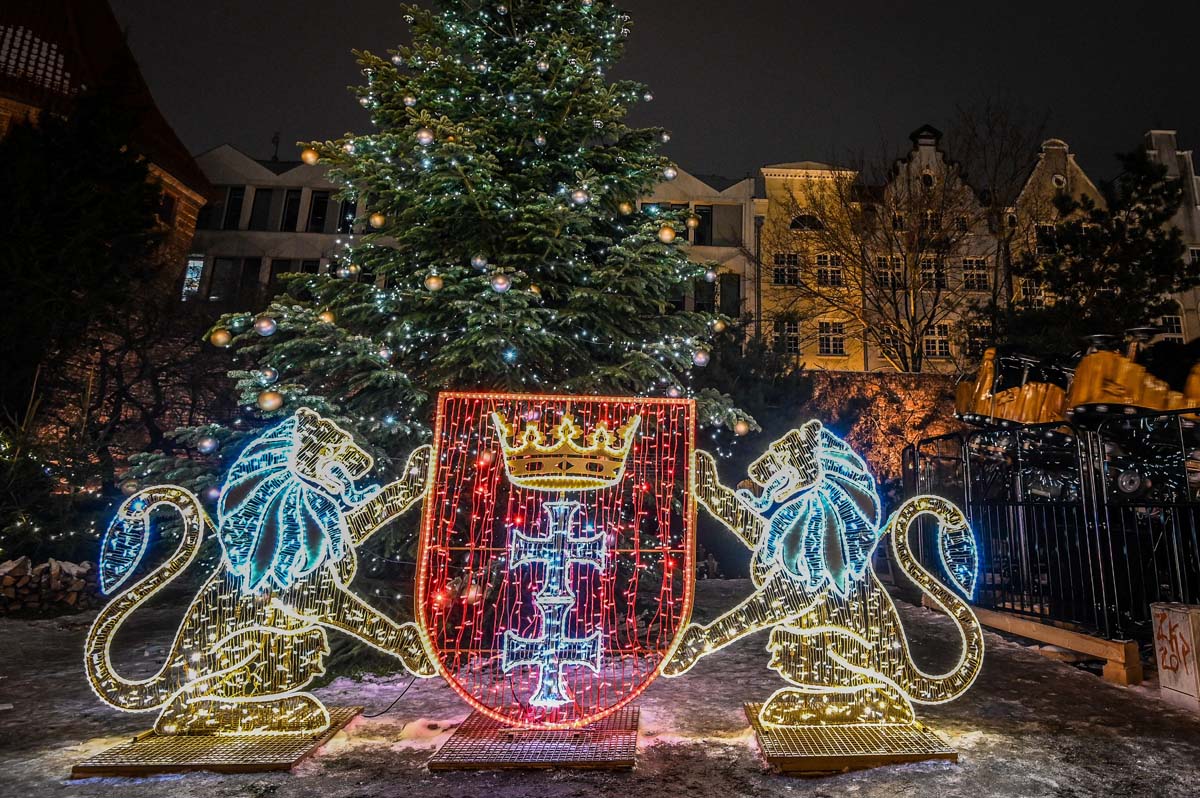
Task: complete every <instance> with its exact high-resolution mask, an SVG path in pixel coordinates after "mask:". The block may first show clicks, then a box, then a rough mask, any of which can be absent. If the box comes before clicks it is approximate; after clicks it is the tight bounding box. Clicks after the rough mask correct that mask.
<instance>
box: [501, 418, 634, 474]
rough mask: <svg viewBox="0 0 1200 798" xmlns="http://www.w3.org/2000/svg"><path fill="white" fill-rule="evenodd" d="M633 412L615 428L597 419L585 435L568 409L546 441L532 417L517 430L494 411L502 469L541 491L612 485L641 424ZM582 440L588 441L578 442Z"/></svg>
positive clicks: (623, 472) (620, 472) (623, 471)
mask: <svg viewBox="0 0 1200 798" xmlns="http://www.w3.org/2000/svg"><path fill="white" fill-rule="evenodd" d="M641 421H642V417H641V416H633V417H631V418H630V419H629V420H628V421H626V422H625V423H624V424H623V425H621V427H620V428H618V429H617V431H616V432H615V433H614V432H612V431H611V430H609V428H608V423H607V422H605V421H601V422H599V423H597V424H596V426H595V428H594V429H593V430H592V431H591V433H589V434H588V435H587V436H586V437H585V436H584V433H583V429H582V428H581V427H580V426H579V425H578V424H576V423H575V418H574V416H572V415H571V414H570V413H564V414H563V417H562V420H560V421H559V422H558V425H557V426H556V427H555V428H554V431H553V437H552V438H550V439H549V440H547V439H546V436H545V435H543V434H542V432H541V431H540V430H539V429H538V428H537V424H536V423H535V422H529V423H527V424H526V426H525V429H524V431H523V432H521V433H519V434H518V433H517V431H516V424H515V423H514V424H513V425H512V426H509V424H508V423H507V422H506V421H505V420H504V418H503V417H502V416H501V415H500V414H499V413H492V423H493V424H494V425H495V427H496V433H497V434H498V435H499V436H500V445H501V447H502V448H503V450H504V468H505V470H506V471H507V472H508V479H509V481H510V482H512V484H514V485H516V486H518V487H522V488H529V489H531V490H543V491H580V490H596V489H597V488H605V487H608V486H610V485H615V484H616V483H617V482H619V481H620V480H621V477H622V476H623V475H624V474H625V463H626V461H627V459H628V457H629V452H630V451H631V450H632V448H633V436H634V434H635V433H636V432H637V429H638V426H639V425H640V424H641ZM580 440H583V441H584V442H585V443H586V444H587V445H586V446H584V445H581V444H580Z"/></svg>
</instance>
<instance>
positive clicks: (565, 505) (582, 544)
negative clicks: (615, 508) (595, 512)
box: [501, 501, 607, 709]
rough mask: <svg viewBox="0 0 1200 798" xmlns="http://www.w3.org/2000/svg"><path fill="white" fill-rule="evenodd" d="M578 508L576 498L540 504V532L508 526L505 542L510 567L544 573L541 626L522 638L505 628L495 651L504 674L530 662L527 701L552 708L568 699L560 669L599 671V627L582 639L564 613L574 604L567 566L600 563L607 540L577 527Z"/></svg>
mask: <svg viewBox="0 0 1200 798" xmlns="http://www.w3.org/2000/svg"><path fill="white" fill-rule="evenodd" d="M582 510H583V505H582V504H580V503H579V502H574V501H569V502H545V503H543V504H542V511H543V512H544V513H545V515H546V526H547V532H546V534H545V535H539V536H534V535H527V534H525V533H524V532H522V531H521V530H519V529H514V530H513V533H512V540H511V541H510V542H509V546H508V553H509V558H510V560H511V565H510V568H512V569H514V570H515V569H517V568H519V567H521V566H522V565H534V564H540V565H542V566H543V570H544V576H543V579H542V586H541V589H540V590H539V591H538V593H537V595H536V596H535V597H534V603H535V604H536V605H537V607H538V610H539V612H540V614H541V620H542V630H541V634H540V635H538V636H537V637H523V636H522V635H520V634H517V633H516V632H514V631H513V630H511V629H509V630H507V631H505V633H504V647H503V649H502V651H501V654H502V663H503V667H504V672H505V673H507V672H509V671H511V670H513V669H514V668H519V667H524V666H532V667H536V668H537V669H538V684H537V689H536V690H535V691H534V694H533V697H532V698H531V699H530V700H529V703H530V704H532V705H533V706H535V707H541V708H545V709H553V708H555V707H560V706H562V705H563V704H567V703H569V702H570V701H571V697H570V696H569V695H568V692H567V688H566V685H565V684H563V679H564V676H565V673H564V669H565V668H567V667H569V666H578V667H584V668H588V669H589V670H591V671H592V672H593V673H596V672H598V671H599V670H600V629H596V630H595V631H593V632H592V633H591V634H590V635H587V636H586V637H571V636H569V634H568V631H569V630H568V629H567V614H568V613H569V612H570V611H571V610H572V609H573V608H574V607H575V606H576V596H575V591H574V590H572V589H571V585H570V583H569V581H568V577H569V574H570V570H571V566H572V565H579V566H584V565H590V566H592V567H593V568H595V569H596V570H597V571H599V570H600V569H601V568H603V567H604V557H605V553H606V551H607V544H606V542H605V539H604V538H605V536H604V533H603V532H595V533H593V534H587V533H586V532H587V531H590V530H577V524H576V517H577V516H578V515H579V513H580V512H581V511H582Z"/></svg>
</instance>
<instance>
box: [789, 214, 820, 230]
mask: <svg viewBox="0 0 1200 798" xmlns="http://www.w3.org/2000/svg"><path fill="white" fill-rule="evenodd" d="M792 229H793V230H824V229H825V223H824V222H822V221H821V219H820V217H818V216H817V215H816V214H815V213H801V214H799V215H797V216H794V217H792Z"/></svg>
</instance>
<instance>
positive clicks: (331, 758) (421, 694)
mask: <svg viewBox="0 0 1200 798" xmlns="http://www.w3.org/2000/svg"><path fill="white" fill-rule="evenodd" d="M748 588H749V585H748V583H746V582H740V581H729V582H702V583H700V587H699V589H698V595H697V605H698V609H697V613H696V615H697V618H698V619H706V618H711V617H713V616H714V615H715V614H716V613H717V612H718V611H719V610H720V609H721V608H722V607H725V606H728V605H730V604H732V603H733V602H735V601H736V600H737V598H738V597H739V596H740V595H741V594H743V592H744V591H746V590H747V589H748ZM902 612H903V614H904V619H905V622H906V624H907V625H908V627H909V629H910V634H911V637H912V638H913V640H914V642H915V643H916V646H915V647H916V648H917V649H918V651H919V652H929V656H928V658H921V659H919V661H920V662H921V664H923V665H926V666H928V667H936V666H938V665H940V664H943V663H944V662H953V661H954V659H956V658H957V652H956V651H954V650H953V642H954V641H956V635H955V633H954V631H953V629H952V627H951V626H950V624H949V622H948V621H946V620H945V619H944V618H942V617H941V616H938V615H936V614H934V613H932V612H930V611H927V610H922V609H917V608H913V607H909V606H907V605H903V606H902ZM177 614H178V611H177V610H176V611H175V616H176V617H177ZM91 617H92V616H91V615H90V614H88V615H80V616H74V617H69V618H62V619H57V620H45V621H35V622H29V621H14V620H0V785H3V793H4V794H5V795H8V796H14V798H25V797H26V796H43V795H52V796H71V797H74V796H80V797H82V796H88V797H89V798H90V797H91V796H95V797H96V798H102V797H105V796H114V797H119V798H125V797H126V796H130V797H137V798H150V797H154V798H157V797H158V796H172V798H190V797H191V796H198V797H201V798H224V797H225V796H273V797H277V798H291V797H292V796H296V797H299V796H320V797H321V798H352V797H353V798H358V797H360V796H408V795H412V796H417V795H421V796H433V797H434V798H442V797H443V796H446V797H452V798H458V797H459V796H463V797H464V798H476V797H478V796H495V797H496V798H501V797H503V798H509V797H510V796H538V797H539V798H542V797H544V798H565V797H566V796H594V795H612V796H635V797H636V798H641V797H642V796H646V797H647V798H649V797H650V796H653V798H671V797H673V796H689V797H690V798H694V797H695V796H719V797H720V798H732V797H733V796H758V795H772V796H780V795H789V794H796V795H806V796H807V795H811V796H835V795H852V796H863V797H865V796H881V797H885V798H898V797H899V796H910V795H911V796H931V797H933V798H953V797H954V796H969V798H985V797H986V796H1030V797H1031V798H1032V797H1033V796H1055V797H1056V798H1065V797H1067V796H1091V795H1104V796H1107V795H1114V796H1173V797H1175V796H1177V797H1178V798H1185V796H1186V797H1187V798H1193V797H1194V796H1196V795H1198V794H1200V716H1196V715H1191V714H1189V713H1187V712H1183V711H1180V710H1176V709H1173V708H1170V707H1168V706H1167V705H1166V704H1164V703H1162V702H1161V701H1159V700H1158V698H1157V697H1156V696H1155V694H1154V692H1153V691H1151V690H1147V689H1145V688H1136V689H1124V688H1119V687H1114V686H1111V685H1108V684H1106V683H1104V682H1102V681H1101V680H1099V679H1098V678H1096V677H1095V676H1093V675H1091V674H1089V673H1086V672H1083V671H1080V670H1077V669H1075V668H1072V667H1070V666H1068V665H1064V664H1060V663H1057V662H1053V661H1051V660H1048V659H1045V658H1043V657H1041V656H1039V655H1038V654H1036V653H1034V652H1032V651H1030V650H1028V649H1026V648H1023V647H1021V646H1018V645H1015V644H1013V643H1009V642H1006V641H1004V640H1002V639H1001V638H999V637H996V636H995V635H990V634H989V635H988V646H989V649H988V654H987V661H986V664H985V666H984V670H983V674H982V676H981V677H980V678H979V681H978V682H977V683H976V685H975V687H974V688H973V689H972V691H971V692H970V693H968V694H967V696H965V697H964V698H962V699H961V700H959V701H957V702H955V703H952V704H948V705H945V706H942V707H930V708H925V709H924V710H923V712H922V715H923V717H924V719H925V720H926V721H927V722H928V724H929V725H931V726H933V727H934V728H936V729H937V730H939V731H941V732H942V733H943V734H944V735H945V736H946V737H947V738H948V739H949V740H950V742H951V743H952V744H953V745H954V746H955V747H956V748H958V750H959V752H960V762H959V764H957V765H952V764H948V763H926V764H920V765H906V766H898V767H889V768H881V769H878V770H874V771H866V772H856V773H849V774H844V775H840V776H834V777H827V778H819V779H799V778H795V777H782V776H777V775H775V774H773V773H771V772H770V771H769V770H768V769H767V768H766V766H765V765H764V764H763V762H762V760H761V759H760V757H759V755H758V751H757V748H756V746H755V742H754V738H753V735H752V734H751V733H750V730H749V728H748V726H747V724H746V721H745V717H744V715H743V714H742V702H744V701H750V700H761V699H763V698H765V697H766V696H767V695H769V694H770V693H771V692H772V691H773V690H774V689H776V687H778V686H779V682H778V680H777V678H776V677H775V674H774V673H772V672H771V671H769V670H767V668H766V653H765V650H764V649H763V642H764V641H763V639H762V637H761V636H758V637H756V638H753V639H751V640H748V641H745V642H743V643H741V644H739V645H735V646H731V647H730V648H729V649H727V650H725V651H724V652H721V653H720V654H718V655H715V656H713V657H711V658H709V659H708V660H706V661H703V662H701V663H700V664H699V665H698V666H697V667H696V668H695V669H694V670H693V671H692V672H691V673H690V674H688V676H686V677H685V678H683V679H678V680H659V681H658V682H656V683H655V684H654V685H653V686H651V687H650V689H649V690H648V691H647V692H646V693H645V694H644V696H643V698H642V699H641V703H640V706H641V708H642V740H641V750H640V754H639V763H638V767H637V769H636V770H635V771H633V772H631V773H621V772H603V771H590V772H589V771H561V772H514V771H507V772H482V773H452V774H432V773H430V772H429V771H427V770H426V769H425V767H424V765H425V762H426V760H427V759H428V758H429V756H430V755H431V754H432V753H433V751H434V749H435V748H436V747H437V746H438V745H439V744H440V743H441V742H443V741H444V740H445V739H446V737H447V736H448V735H449V734H450V732H451V730H452V729H453V727H454V725H455V724H456V723H458V722H460V721H462V720H463V718H465V717H466V715H467V711H466V708H465V707H464V706H463V704H462V703H461V702H460V701H459V700H458V699H457V697H456V696H455V695H454V694H453V693H452V692H451V690H450V688H449V687H447V686H445V685H444V684H442V683H440V682H439V681H437V680H429V681H425V682H419V683H417V684H416V685H415V686H414V687H413V688H412V689H411V690H409V692H408V694H407V695H406V696H405V697H404V699H403V700H402V701H401V702H400V703H399V704H398V705H397V706H396V707H395V709H393V710H392V711H391V712H390V713H388V714H386V715H384V716H382V717H379V718H376V719H367V718H359V719H357V720H356V721H354V722H353V723H352V724H351V725H350V726H349V727H348V728H347V730H346V731H345V732H343V733H341V734H339V735H338V736H337V737H336V738H335V739H334V740H333V741H332V742H331V743H330V744H329V745H328V746H326V747H325V749H323V750H322V751H321V752H320V753H319V754H318V755H317V756H316V757H315V758H313V759H310V760H308V761H306V762H305V763H303V764H301V765H300V766H299V767H298V768H297V769H296V770H295V771H294V772H292V773H290V774H284V773H281V774H271V775H265V776H264V775H246V776H218V775H212V774H191V775H187V776H170V777H159V778H153V779H88V780H82V781H70V780H69V779H68V778H67V775H68V773H69V771H70V767H71V764H72V763H73V762H76V761H78V760H80V759H84V758H86V757H88V756H89V755H92V754H94V753H97V752H99V751H101V750H103V749H104V748H106V747H108V746H110V745H113V744H115V743H118V742H121V741H123V740H124V739H126V738H128V737H130V736H131V735H133V734H134V733H136V732H138V731H141V730H143V729H145V728H146V727H147V726H148V725H149V723H150V722H151V720H152V718H153V716H152V715H129V714H123V713H120V712H116V711H114V710H111V709H109V708H107V707H105V706H104V705H102V704H101V703H100V702H99V701H98V700H97V699H96V698H95V697H94V696H93V695H92V693H91V691H90V689H89V688H88V686H87V683H86V681H85V679H84V676H83V673H82V664H81V659H82V656H81V651H82V645H83V636H84V633H85V631H86V629H87V625H88V623H89V622H90V620H91ZM145 618H146V621H145V622H144V623H143V624H141V625H140V629H141V632H140V633H141V634H143V635H144V636H145V637H144V640H142V641H140V642H136V643H131V644H130V647H131V648H134V649H135V654H137V655H139V656H141V658H142V659H143V661H144V662H145V664H147V665H150V664H152V660H153V652H154V651H155V650H156V647H157V646H160V645H161V644H162V643H163V642H165V640H164V638H165V637H166V636H167V635H169V633H170V632H171V631H172V628H173V623H174V619H173V617H172V613H171V612H170V611H168V610H154V609H151V610H147V611H146V612H145ZM147 651H150V652H151V656H150V657H146V656H145V653H146V652H147ZM405 682H406V680H405V679H402V678H397V679H394V680H392V679H384V680H377V681H370V682H353V681H349V680H346V679H341V680H338V681H336V682H334V683H333V684H332V685H330V686H329V687H327V688H325V689H323V690H321V691H319V693H320V695H321V696H322V698H323V699H325V700H326V701H327V702H328V703H331V704H339V703H340V704H365V705H366V706H367V711H368V712H378V711H381V710H383V709H384V708H385V707H387V705H388V704H390V703H391V702H392V700H393V698H395V697H396V696H397V695H398V694H399V690H400V689H401V688H402V687H403V685H404V684H405ZM8 704H12V708H11V709H7V708H5V706H6V705H8Z"/></svg>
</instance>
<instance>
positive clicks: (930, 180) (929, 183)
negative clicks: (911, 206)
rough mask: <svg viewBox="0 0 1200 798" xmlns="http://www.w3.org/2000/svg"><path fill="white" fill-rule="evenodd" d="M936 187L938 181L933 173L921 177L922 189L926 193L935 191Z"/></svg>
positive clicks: (926, 173)
mask: <svg viewBox="0 0 1200 798" xmlns="http://www.w3.org/2000/svg"><path fill="white" fill-rule="evenodd" d="M935 185H937V179H936V178H934V176H933V173H932V172H925V173H923V174H922V175H921V187H922V188H924V189H925V190H926V191H933V187H934V186H935Z"/></svg>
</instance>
